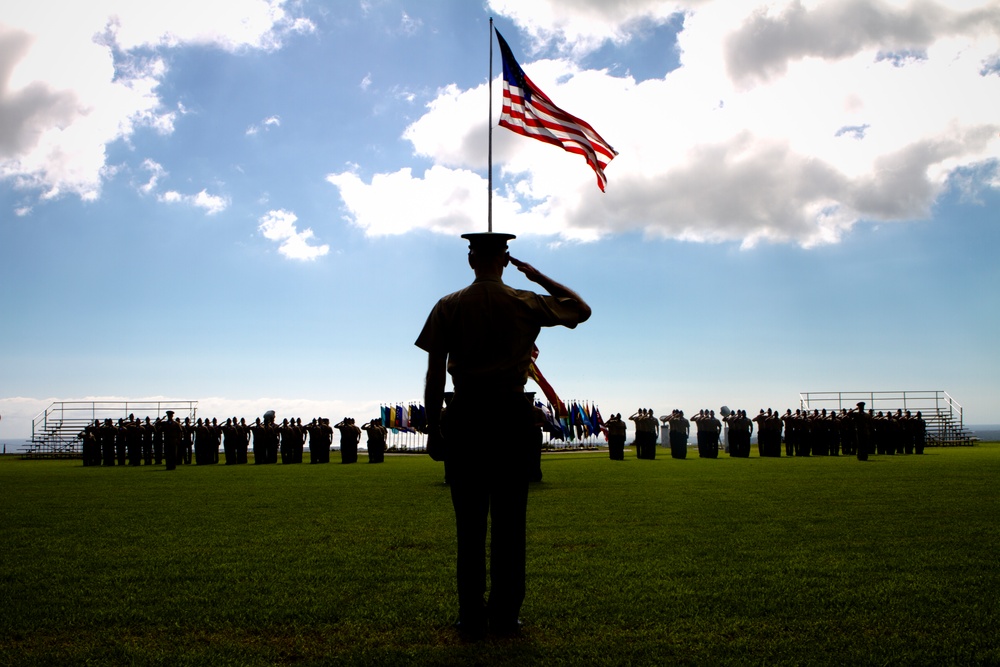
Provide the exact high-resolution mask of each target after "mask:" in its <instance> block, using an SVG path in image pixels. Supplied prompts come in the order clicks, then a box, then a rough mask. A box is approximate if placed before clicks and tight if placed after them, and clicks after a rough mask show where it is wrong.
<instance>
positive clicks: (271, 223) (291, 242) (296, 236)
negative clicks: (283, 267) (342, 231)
mask: <svg viewBox="0 0 1000 667" xmlns="http://www.w3.org/2000/svg"><path fill="white" fill-rule="evenodd" d="M297 221H298V216H296V215H295V214H294V213H292V212H291V211H286V210H284V209H277V210H273V211H268V212H267V214H266V215H264V216H262V217H261V218H260V219H259V220H258V221H257V222H258V223H259V224H258V226H257V229H258V230H260V233H261V234H263V235H264V238H266V239H269V240H271V241H277V242H279V243H280V245H279V246H278V252H280V253H281V254H282V255H284V256H285V257H287V258H289V259H296V260H300V261H312V260H315V259H317V258H319V257H322V256H324V255H326V254H327V253H329V252H330V246H329V245H326V244H323V245H318V246H317V245H310V242H311V241H312V240H313V238H314V235H313V231H312V230H311V229H304V230H303V231H301V232H300V231H299V230H298V228H297V227H296V224H295V223H296V222H297Z"/></svg>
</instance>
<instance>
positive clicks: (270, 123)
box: [246, 116, 281, 136]
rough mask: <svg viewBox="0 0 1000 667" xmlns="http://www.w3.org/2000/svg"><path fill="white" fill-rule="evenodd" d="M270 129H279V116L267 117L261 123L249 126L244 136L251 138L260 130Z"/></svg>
mask: <svg viewBox="0 0 1000 667" xmlns="http://www.w3.org/2000/svg"><path fill="white" fill-rule="evenodd" d="M272 127H281V118H280V117H279V116H268V117H267V118H265V119H264V120H262V121H261V122H259V123H255V124H253V125H251V126H250V127H248V128H247V131H246V134H247V135H248V136H253V135H255V134H257V133H258V132H260V131H261V130H270V129H271V128H272Z"/></svg>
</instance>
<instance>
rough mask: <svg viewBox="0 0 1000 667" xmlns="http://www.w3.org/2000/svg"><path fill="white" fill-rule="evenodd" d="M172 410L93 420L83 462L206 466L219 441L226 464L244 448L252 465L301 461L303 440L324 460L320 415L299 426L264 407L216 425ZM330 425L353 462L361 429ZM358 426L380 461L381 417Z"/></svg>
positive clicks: (314, 458) (325, 438)
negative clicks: (252, 417)
mask: <svg viewBox="0 0 1000 667" xmlns="http://www.w3.org/2000/svg"><path fill="white" fill-rule="evenodd" d="M174 414H175V413H174V411H172V410H168V411H167V412H166V416H164V417H157V418H156V419H155V420H152V419H151V418H150V417H146V418H145V419H137V418H136V417H135V415H134V414H130V415H129V416H128V418H122V419H118V420H117V421H114V420H112V419H110V418H108V419H105V420H104V421H101V420H100V419H95V420H94V423H93V424H90V425H88V426H87V427H85V428H84V430H83V431H82V432H81V433H80V434H79V436H78V437H79V439H80V440H81V442H82V454H83V465H85V466H114V465H120V466H124V465H129V466H138V465H162V464H166V467H167V469H168V470H173V469H174V468H176V467H177V465H185V464H191V463H194V464H196V465H212V464H217V463H219V462H220V460H221V459H220V456H219V446H220V445H221V446H222V451H223V457H222V458H224V460H225V464H226V465H239V464H245V463H248V461H249V453H250V451H252V452H253V458H254V463H255V464H258V465H264V464H268V463H277V462H278V458H279V455H280V458H281V462H282V463H285V464H291V463H302V461H303V459H304V453H305V446H306V443H307V442H308V446H309V455H310V457H309V458H310V462H311V463H329V462H330V448H331V446H332V444H333V429H334V427H331V426H330V420H329V419H326V418H319V417H317V418H315V419H313V420H312V421H311V422H309V423H308V424H305V425H303V423H302V419H301V418H296V419H284V420H282V422H281V423H280V424H278V423H277V422H276V420H275V415H274V412H273V411H271V410H269V411H268V412H266V413H265V414H264V417H263V419H261V418H260V417H258V418H257V420H256V421H255V422H254V423H253V424H251V425H248V424H247V423H246V419H237V418H236V417H230V418H228V419H226V421H225V423H224V424H219V422H218V420H217V419H215V418H213V419H201V418H198V419H195V420H194V421H192V420H191V418H190V417H185V418H184V419H183V420H181V419H180V418H179V417H175V416H174ZM336 428H338V429H340V431H341V435H342V437H341V460H342V462H343V463H354V462H356V461H357V459H358V450H357V445H358V440H359V439H360V435H361V429H359V428H358V427H357V426H355V425H354V419H353V418H350V417H348V418H345V419H344V421H342V422H341V423H340V424H337V426H336ZM363 428H364V429H365V430H366V431H368V446H369V461H370V462H372V463H381V462H382V461H383V460H384V456H385V450H386V439H387V433H388V431H387V429H386V428H385V427H384V426H382V420H381V419H373V420H372V421H371V422H369V423H368V424H365V426H364V427H363ZM251 442H252V443H253V446H252V450H251ZM345 447H346V451H345V450H344V448H345Z"/></svg>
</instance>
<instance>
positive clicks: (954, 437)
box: [799, 390, 978, 447]
mask: <svg viewBox="0 0 1000 667" xmlns="http://www.w3.org/2000/svg"><path fill="white" fill-rule="evenodd" d="M859 401H864V402H865V409H866V410H874V411H875V412H876V413H878V412H879V411H881V412H895V411H896V410H902V411H903V412H906V411H907V410H909V411H910V412H911V413H913V414H916V413H917V411H918V410H919V411H920V412H921V413H922V415H923V418H924V421H925V422H927V446H928V447H934V446H941V447H949V446H969V445H974V444H975V443H976V442H977V440H978V438H976V436H975V434H973V433H971V432H970V431H967V430H966V429H965V424H964V421H963V415H962V406H961V405H959V404H958V401H956V400H955V399H954V398H952V397H951V396H950V395H949V394H948V392H946V391H941V390H938V391H807V392H802V393H800V394H799V407H800V408H801V409H803V410H808V411H810V412H811V411H812V410H814V409H815V410H822V409H823V408H826V410H827V411H828V412H829V411H830V410H837V411H838V412H839V411H840V410H841V409H846V410H852V409H854V408H855V406H856V405H857V404H858V402H859Z"/></svg>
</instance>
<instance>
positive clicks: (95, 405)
mask: <svg viewBox="0 0 1000 667" xmlns="http://www.w3.org/2000/svg"><path fill="white" fill-rule="evenodd" d="M167 410H173V411H174V412H175V413H176V414H177V416H179V417H180V418H182V419H183V418H184V417H191V419H192V420H193V419H195V417H196V413H197V412H198V401H58V402H56V403H53V404H52V405H50V406H49V407H48V408H46V409H45V411H44V412H42V413H40V414H39V415H38V416H36V417H35V418H34V419H33V420H32V421H31V440H30V441H29V443H28V445H27V447H26V448H25V449H22V450H21V452H20V453H21V458H23V459H56V458H79V457H80V456H81V444H82V443H81V441H80V439H79V437H78V436H79V434H80V432H82V431H83V429H84V428H85V427H86V426H87V425H89V424H93V423H94V421H95V420H100V421H102V422H103V421H104V420H105V419H110V420H111V421H113V422H115V423H117V421H118V420H119V419H128V417H129V415H134V416H135V418H136V419H140V420H145V419H146V417H149V418H150V419H151V420H154V421H155V420H156V419H157V418H159V417H164V416H166V412H167Z"/></svg>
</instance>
